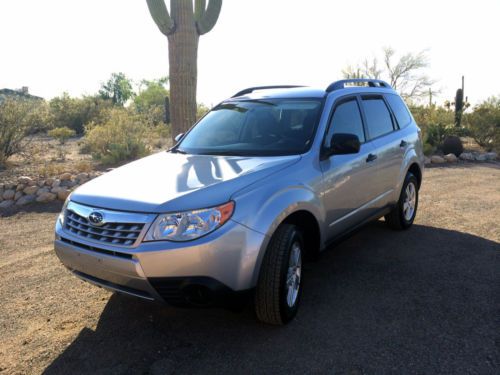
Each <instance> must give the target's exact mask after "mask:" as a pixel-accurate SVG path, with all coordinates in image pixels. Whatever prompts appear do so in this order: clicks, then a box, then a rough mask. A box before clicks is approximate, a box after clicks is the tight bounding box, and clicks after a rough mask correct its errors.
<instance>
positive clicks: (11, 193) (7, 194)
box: [2, 189, 16, 200]
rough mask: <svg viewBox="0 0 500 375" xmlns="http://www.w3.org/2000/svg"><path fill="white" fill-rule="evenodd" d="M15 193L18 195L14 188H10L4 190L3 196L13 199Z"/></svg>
mask: <svg viewBox="0 0 500 375" xmlns="http://www.w3.org/2000/svg"><path fill="white" fill-rule="evenodd" d="M15 195H16V191H15V190H13V189H9V190H5V191H4V193H3V195H2V198H3V199H5V200H9V199H13V198H14V196H15Z"/></svg>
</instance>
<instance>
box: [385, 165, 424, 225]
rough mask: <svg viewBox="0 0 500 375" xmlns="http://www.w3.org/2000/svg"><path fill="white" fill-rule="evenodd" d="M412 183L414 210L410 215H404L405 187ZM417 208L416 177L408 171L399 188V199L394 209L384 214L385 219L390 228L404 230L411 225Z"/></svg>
mask: <svg viewBox="0 0 500 375" xmlns="http://www.w3.org/2000/svg"><path fill="white" fill-rule="evenodd" d="M410 184H413V187H414V191H415V204H414V210H413V214H412V215H411V217H408V218H407V217H405V211H404V205H405V200H406V197H407V188H408V185H410ZM417 208H418V181H417V178H416V177H415V176H414V175H413V174H412V173H410V172H408V174H407V175H406V178H405V182H404V183H403V187H402V189H401V194H400V196H399V201H398V203H397V205H396V206H395V207H394V209H393V210H392V211H391V212H390V213H388V214H387V215H385V221H386V223H387V225H389V227H390V228H392V229H395V230H404V229H408V228H409V227H411V225H412V224H413V221H414V220H415V216H416V214H417Z"/></svg>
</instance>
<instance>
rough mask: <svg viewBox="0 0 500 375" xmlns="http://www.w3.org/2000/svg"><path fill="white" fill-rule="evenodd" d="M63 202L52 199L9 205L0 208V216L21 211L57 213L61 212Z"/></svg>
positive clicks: (8, 215) (11, 214)
mask: <svg viewBox="0 0 500 375" xmlns="http://www.w3.org/2000/svg"><path fill="white" fill-rule="evenodd" d="M63 204H64V202H61V201H53V202H48V203H32V204H27V205H26V206H16V205H14V206H11V207H8V208H3V209H0V217H10V216H14V215H16V214H19V213H21V214H23V213H30V212H34V213H59V212H61V209H62V206H63Z"/></svg>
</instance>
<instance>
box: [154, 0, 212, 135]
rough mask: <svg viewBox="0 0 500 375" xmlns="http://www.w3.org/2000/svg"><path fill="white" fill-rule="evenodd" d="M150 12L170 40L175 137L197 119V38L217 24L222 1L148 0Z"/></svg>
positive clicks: (171, 94) (169, 56)
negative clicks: (166, 3)
mask: <svg viewBox="0 0 500 375" xmlns="http://www.w3.org/2000/svg"><path fill="white" fill-rule="evenodd" d="M146 2H147V4H148V8H149V12H150V13H151V16H152V17H153V20H154V21H155V23H156V25H157V26H158V28H159V29H160V31H161V32H162V33H163V34H164V35H165V36H166V37H167V39H168V61H169V80H170V96H171V97H170V103H171V106H170V108H171V120H172V137H175V136H176V135H177V134H179V133H183V132H185V131H186V130H188V129H189V127H190V126H191V125H192V124H194V122H195V121H196V81H197V76H198V68H197V60H198V40H199V37H200V35H203V34H205V33H208V32H209V31H210V30H212V28H213V27H214V26H215V24H216V23H217V19H218V18H219V14H220V10H221V7H222V0H209V1H208V5H207V1H206V0H195V5H194V9H193V1H192V0H170V12H169V11H168V9H167V6H166V5H165V0H146Z"/></svg>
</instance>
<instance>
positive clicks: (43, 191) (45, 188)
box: [36, 187, 50, 196]
mask: <svg viewBox="0 0 500 375" xmlns="http://www.w3.org/2000/svg"><path fill="white" fill-rule="evenodd" d="M45 193H50V190H49V188H48V187H43V188H40V189H38V190H37V191H36V195H38V196H40V195H42V194H45Z"/></svg>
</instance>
